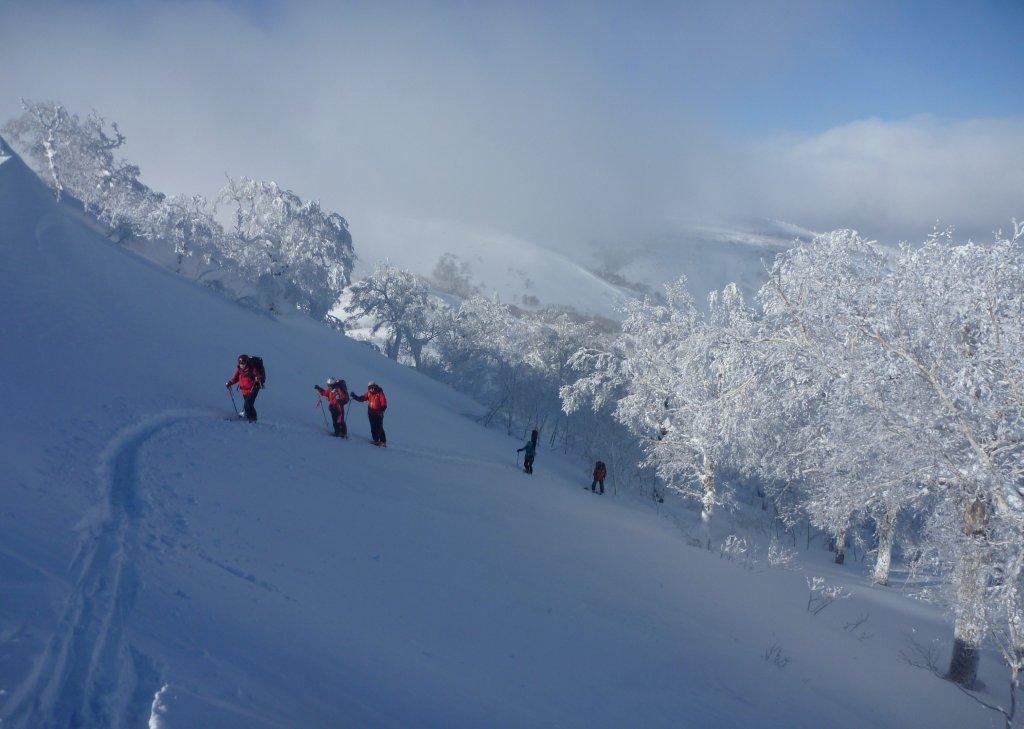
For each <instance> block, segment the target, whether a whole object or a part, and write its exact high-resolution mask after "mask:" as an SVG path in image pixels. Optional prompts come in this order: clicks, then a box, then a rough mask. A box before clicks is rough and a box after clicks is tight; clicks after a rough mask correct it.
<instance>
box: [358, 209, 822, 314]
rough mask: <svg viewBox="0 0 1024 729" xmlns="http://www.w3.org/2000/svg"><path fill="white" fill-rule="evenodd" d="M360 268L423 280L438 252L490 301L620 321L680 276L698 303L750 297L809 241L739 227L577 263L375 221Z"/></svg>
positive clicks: (685, 227) (619, 246) (778, 227)
mask: <svg viewBox="0 0 1024 729" xmlns="http://www.w3.org/2000/svg"><path fill="white" fill-rule="evenodd" d="M356 227H357V237H358V239H359V242H360V250H361V252H362V253H361V255H362V257H363V260H362V264H361V265H360V266H359V267H358V268H357V275H358V276H364V275H366V274H368V273H369V272H370V271H371V270H372V268H373V265H374V264H375V263H378V262H381V261H390V262H391V263H392V264H394V265H397V266H400V267H402V268H406V269H408V270H411V271H413V272H414V273H417V274H419V275H421V276H426V277H429V276H430V275H431V273H432V272H433V270H434V267H435V266H436V265H437V261H438V259H439V258H440V257H441V255H443V254H444V253H452V254H454V255H455V256H457V257H458V259H459V260H460V261H464V262H466V263H468V264H469V266H470V277H471V279H472V281H473V282H474V283H475V284H476V285H478V286H479V287H480V289H481V292H482V293H484V294H485V295H487V296H491V295H493V294H494V293H497V294H498V295H499V297H500V299H501V300H502V301H503V302H506V303H511V304H515V305H517V306H520V307H523V308H526V309H537V308H540V307H545V306H554V307H568V308H572V309H575V310H576V311H579V312H581V313H584V314H590V315H598V316H603V317H606V318H610V319H617V318H619V316H621V314H620V312H619V311H618V306H619V305H620V303H621V302H622V300H623V299H624V298H627V297H636V296H640V295H642V292H641V290H640V289H638V288H637V287H636V285H637V284H639V285H641V286H646V287H647V288H648V289H649V290H654V291H660V290H661V287H662V285H663V284H665V283H668V282H670V281H674V280H675V279H677V278H679V276H681V275H685V276H686V277H687V280H688V282H689V287H690V289H691V291H692V292H693V294H694V297H695V298H696V300H697V301H698V302H699V303H700V304H701V305H703V303H704V301H705V300H706V298H707V295H708V293H710V292H711V291H716V290H720V289H721V288H722V287H724V286H725V285H726V284H728V283H732V282H735V283H737V284H739V285H740V288H741V289H742V290H743V291H744V293H746V294H748V295H749V294H752V293H753V292H755V291H757V289H758V288H759V287H760V286H761V284H763V283H764V280H765V276H766V270H767V268H770V267H771V264H772V261H773V260H774V259H775V256H776V254H778V253H779V252H781V251H783V250H785V249H786V248H788V247H790V246H791V245H792V243H793V241H794V240H795V239H798V238H799V239H805V240H809V239H810V238H811V237H812V236H813V233H812V232H811V231H808V230H806V229H803V228H800V227H798V226H794V225H789V224H785V223H780V222H778V221H757V222H756V223H755V222H748V223H744V224H742V225H740V224H734V225H728V226H725V225H717V226H712V225H697V224H692V223H686V224H679V225H678V226H677V227H676V228H675V229H673V231H672V232H668V233H664V234H662V235H658V236H640V237H638V238H637V239H635V240H633V239H630V240H616V241H614V242H605V243H596V244H595V245H594V246H593V249H592V251H591V252H590V253H589V254H588V256H587V257H588V258H589V259H590V263H589V264H587V265H581V264H580V263H578V262H576V261H574V260H572V259H570V258H568V257H566V256H564V255H562V254H559V253H555V252H554V251H552V250H550V249H549V248H546V247H545V246H543V245H539V244H538V243H536V242H532V241H527V240H523V239H521V238H516V237H514V236H511V235H508V234H505V233H499V232H495V231H484V230H479V229H475V228H472V227H470V226H466V225H464V224H460V223H454V222H442V221H423V220H410V219H402V218H398V217H382V216H371V217H363V218H360V219H359V220H357V221H356Z"/></svg>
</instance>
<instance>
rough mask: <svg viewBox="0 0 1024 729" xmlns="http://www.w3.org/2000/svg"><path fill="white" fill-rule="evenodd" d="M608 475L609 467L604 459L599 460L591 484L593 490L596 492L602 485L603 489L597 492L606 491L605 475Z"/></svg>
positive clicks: (595, 465)
mask: <svg viewBox="0 0 1024 729" xmlns="http://www.w3.org/2000/svg"><path fill="white" fill-rule="evenodd" d="M606 475H608V469H607V468H606V467H605V465H604V461H598V462H597V463H596V464H594V482H593V483H592V484H590V490H591V492H594V491H595V489H597V487H598V486H600V487H601V490H600V491H598V492H597V493H600V494H603V493H604V477H605V476H606Z"/></svg>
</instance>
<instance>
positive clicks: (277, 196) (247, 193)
mask: <svg viewBox="0 0 1024 729" xmlns="http://www.w3.org/2000/svg"><path fill="white" fill-rule="evenodd" d="M219 201H220V202H222V203H227V204H228V205H230V206H232V207H234V212H235V225H234V231H233V232H234V236H235V238H236V240H237V243H236V244H235V245H234V246H232V247H231V248H230V249H229V255H230V256H231V257H232V258H234V259H236V260H237V261H238V262H239V263H240V265H241V267H242V268H243V269H244V270H246V271H249V272H250V274H251V275H252V276H253V277H254V278H256V279H258V280H260V282H261V285H262V286H263V287H264V289H265V290H266V291H267V292H269V294H270V295H275V294H277V295H281V296H283V297H284V298H285V299H286V300H287V301H290V302H292V303H294V304H295V305H296V306H298V307H299V308H300V309H302V310H303V311H306V312H309V313H310V314H311V315H312V316H313V317H314V318H317V319H322V318H323V317H324V316H325V315H326V314H327V312H328V311H330V309H331V308H332V307H333V306H334V305H335V304H336V303H337V301H338V298H339V296H340V295H341V292H342V290H343V289H344V288H345V287H346V286H347V285H348V284H349V283H350V281H351V275H352V267H353V265H354V264H355V251H354V250H353V247H352V236H351V235H350V234H349V231H348V223H347V222H346V220H345V219H344V218H343V217H341V216H340V215H338V214H337V213H326V212H325V211H324V210H323V209H322V208H321V207H320V204H319V203H317V202H315V201H308V202H303V201H302V200H301V199H300V198H299V197H298V196H297V195H296V194H295V193H293V192H291V191H290V190H286V189H284V188H281V187H280V186H278V185H277V183H275V182H266V181H260V180H252V179H249V178H246V177H243V178H241V179H239V180H233V179H229V180H228V184H227V185H225V187H224V188H223V189H222V190H221V193H220V196H219Z"/></svg>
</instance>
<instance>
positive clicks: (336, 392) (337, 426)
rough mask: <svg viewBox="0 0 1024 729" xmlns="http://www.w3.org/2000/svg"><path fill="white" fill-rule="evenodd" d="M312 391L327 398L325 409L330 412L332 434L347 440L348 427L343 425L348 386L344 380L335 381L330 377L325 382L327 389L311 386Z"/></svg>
mask: <svg viewBox="0 0 1024 729" xmlns="http://www.w3.org/2000/svg"><path fill="white" fill-rule="evenodd" d="M313 389H314V390H316V391H317V392H319V393H320V394H321V395H323V396H324V397H326V398H327V409H328V410H330V411H331V420H332V422H333V423H334V434H335V435H336V436H338V437H339V438H348V426H347V425H346V424H345V404H346V403H347V402H348V385H346V384H345V380H336V379H334V378H333V377H332V378H330V379H328V380H327V389H324V388H322V387H320V386H319V385H313Z"/></svg>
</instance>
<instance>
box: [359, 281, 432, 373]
mask: <svg viewBox="0 0 1024 729" xmlns="http://www.w3.org/2000/svg"><path fill="white" fill-rule="evenodd" d="M346 314H347V316H348V319H349V321H355V320H358V319H361V318H363V317H367V318H369V319H370V320H371V321H372V322H373V324H372V329H371V331H372V333H373V334H377V333H378V332H383V333H384V334H385V335H386V337H387V344H386V345H385V347H384V353H385V354H386V355H387V356H388V357H389V358H391V359H394V360H397V359H398V358H399V355H401V354H402V353H403V352H407V353H408V354H409V355H410V356H411V357H412V359H413V362H414V363H415V365H416V367H417V368H419V367H420V366H422V364H423V351H424V347H425V346H426V345H427V344H429V343H430V342H432V341H433V340H434V339H435V338H437V337H438V336H439V335H440V334H441V333H442V332H443V331H444V330H445V328H446V326H447V321H448V318H447V313H446V311H445V307H444V306H443V303H442V302H440V301H439V300H438V298H437V297H436V296H434V295H433V294H432V293H431V291H430V287H429V286H427V284H426V283H424V282H423V281H422V280H421V279H420V278H419V277H417V276H416V275H415V274H413V273H410V272H409V271H404V270H402V269H400V268H396V267H395V266H391V265H389V264H380V265H378V266H377V267H376V268H375V269H374V271H373V273H372V274H370V275H369V276H367V277H366V278H364V279H363V280H361V281H357V282H356V283H354V284H352V286H351V288H350V289H349V302H348V305H347V308H346Z"/></svg>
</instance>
